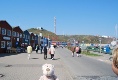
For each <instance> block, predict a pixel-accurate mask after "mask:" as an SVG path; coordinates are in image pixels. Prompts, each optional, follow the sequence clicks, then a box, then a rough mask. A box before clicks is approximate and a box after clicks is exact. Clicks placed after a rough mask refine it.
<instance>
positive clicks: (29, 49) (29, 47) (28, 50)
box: [27, 45, 32, 59]
mask: <svg viewBox="0 0 118 80" xmlns="http://www.w3.org/2000/svg"><path fill="white" fill-rule="evenodd" d="M27 53H28V59H30V56H31V53H32V47H31V45H29V46H28V47H27Z"/></svg>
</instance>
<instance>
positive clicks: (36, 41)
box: [34, 34, 39, 46]
mask: <svg viewBox="0 0 118 80" xmlns="http://www.w3.org/2000/svg"><path fill="white" fill-rule="evenodd" d="M34 35H35V46H36V45H37V44H38V35H37V34H34ZM38 45H39V44H38Z"/></svg>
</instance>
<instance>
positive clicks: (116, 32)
mask: <svg viewBox="0 0 118 80" xmlns="http://www.w3.org/2000/svg"><path fill="white" fill-rule="evenodd" d="M115 31H116V44H117V32H118V31H117V24H116V26H115Z"/></svg>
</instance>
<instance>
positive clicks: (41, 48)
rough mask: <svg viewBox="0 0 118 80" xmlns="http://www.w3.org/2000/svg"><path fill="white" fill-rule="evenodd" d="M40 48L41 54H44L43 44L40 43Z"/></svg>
mask: <svg viewBox="0 0 118 80" xmlns="http://www.w3.org/2000/svg"><path fill="white" fill-rule="evenodd" d="M40 50H41V54H42V50H43V46H42V44H40Z"/></svg>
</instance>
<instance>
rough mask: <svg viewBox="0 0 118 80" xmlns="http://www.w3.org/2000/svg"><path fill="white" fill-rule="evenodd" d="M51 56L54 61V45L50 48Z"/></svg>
mask: <svg viewBox="0 0 118 80" xmlns="http://www.w3.org/2000/svg"><path fill="white" fill-rule="evenodd" d="M50 52H51V53H50V54H51V59H52V60H54V54H55V48H54V46H53V45H51V47H50Z"/></svg>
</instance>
